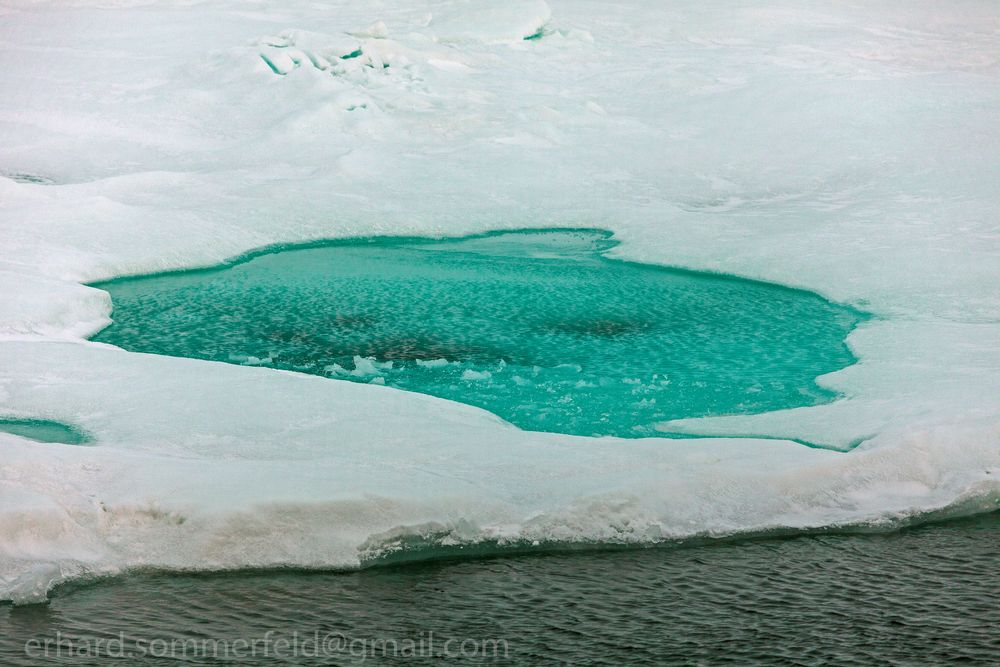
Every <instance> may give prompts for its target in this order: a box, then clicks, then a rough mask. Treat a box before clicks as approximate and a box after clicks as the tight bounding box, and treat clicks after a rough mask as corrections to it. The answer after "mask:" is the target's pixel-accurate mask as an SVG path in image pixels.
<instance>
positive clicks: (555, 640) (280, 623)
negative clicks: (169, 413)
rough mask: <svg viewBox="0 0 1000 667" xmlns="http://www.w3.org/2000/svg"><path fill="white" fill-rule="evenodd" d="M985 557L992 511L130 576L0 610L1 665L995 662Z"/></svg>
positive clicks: (992, 584) (995, 534)
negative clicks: (655, 541)
mask: <svg viewBox="0 0 1000 667" xmlns="http://www.w3.org/2000/svg"><path fill="white" fill-rule="evenodd" d="M998 554H1000V514H996V513H994V514H988V515H981V516H978V517H974V518H969V519H963V520H957V521H951V522H948V523H942V524H937V525H926V526H921V527H916V528H910V529H905V530H902V531H899V532H896V533H889V534H860V535H859V534H853V535H850V534H845V535H832V534H828V535H820V536H798V537H786V538H773V539H757V540H742V541H727V542H720V543H714V544H703V545H700V546H684V547H672V548H658V549H648V550H638V551H619V552H604V553H578V554H555V555H539V556H524V557H512V558H492V559H482V560H457V561H439V562H425V563H418V564H412V565H407V566H399V567H387V568H382V569H373V570H367V571H362V572H353V573H347V574H318V573H313V574H306V573H274V572H271V573H239V574H229V575H211V576H207V575H201V576H196V575H190V576H178V575H146V576H134V577H129V578H124V579H118V580H110V581H105V582H99V583H96V584H92V585H88V586H83V587H76V588H75V589H72V588H64V589H62V590H60V591H58V592H57V594H56V596H55V598H54V599H53V600H52V602H51V604H49V605H47V606H34V607H21V608H11V607H2V608H0V629H2V636H3V639H4V643H3V645H2V646H0V664H4V665H15V666H17V665H43V664H81V665H105V664H128V665H146V664H150V665H159V664H213V665H214V664H237V665H272V664H282V665H320V664H322V665H332V664H338V665H339V664H371V665H382V664H401V665H410V664H412V665H440V664H456V665H459V664H461V665H464V664H511V665H549V664H553V665H555V664H603V665H674V664H698V665H715V664H736V665H753V664H768V665H865V666H867V665H940V664H963V665H996V664H1000V575H998V574H997V571H996V570H997V558H998ZM268 632H271V633H272V634H270V635H268V634H267V633H268ZM57 633H61V634H60V635H57ZM267 637H269V638H270V639H269V640H266V638H267ZM57 638H60V639H61V640H62V644H61V648H60V647H59V646H57V645H55V644H53V643H52V642H53V640H55V639H57ZM118 638H122V639H123V641H122V643H121V644H120V645H119V644H117V643H111V644H107V645H106V647H105V648H107V647H110V648H111V656H114V655H118V654H119V653H125V654H127V653H129V652H132V653H133V654H134V655H133V657H131V658H129V657H126V658H119V659H116V658H114V657H111V656H109V655H108V654H107V651H105V654H104V655H102V656H97V657H93V656H90V657H88V656H82V657H81V656H79V655H72V654H73V653H74V652H75V653H77V654H79V653H80V652H81V651H84V650H91V651H92V650H93V649H94V648H95V646H96V643H97V640H98V639H103V640H104V641H106V642H107V641H109V640H111V641H112V642H116V641H117V639H118ZM29 640H34V642H33V643H31V644H29V652H30V653H31V655H30V656H29V655H26V654H25V643H26V642H28V641H29ZM46 640H48V641H49V642H50V643H49V648H48V653H49V656H50V657H49V658H48V659H46V658H45V655H44V654H45V652H46V649H45V642H46ZM241 640H243V641H245V642H246V644H241V643H239V642H240V641H241ZM265 640H266V641H267V642H268V643H267V644H266V645H265V643H264V642H265ZM281 640H284V642H287V645H286V643H282V642H281ZM448 640H452V641H451V643H450V644H448V643H447V642H448ZM213 641H214V642H215V643H214V644H213V643H211V642H213ZM293 641H294V642H297V644H294V645H293ZM206 642H208V643H206ZM185 646H186V647H187V648H186V655H185V654H184V651H185V649H184V647H185ZM213 647H214V648H213ZM226 650H228V651H229V658H228V659H227V658H226V657H225V651H226ZM60 651H61V656H57V655H56V654H57V653H58V652H60ZM293 652H295V653H297V655H293V654H292V653H293ZM141 653H145V654H146V655H140V654H141ZM252 653H256V655H252ZM316 653H320V655H319V656H316ZM154 656H168V657H154ZM169 656H172V657H169ZM237 656H238V657H237Z"/></svg>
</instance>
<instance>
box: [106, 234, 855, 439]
mask: <svg viewBox="0 0 1000 667" xmlns="http://www.w3.org/2000/svg"><path fill="white" fill-rule="evenodd" d="M609 236H610V235H608V234H604V233H601V232H596V231H578V232H573V231H562V232H560V231H547V232H545V231H536V232H519V233H506V234H497V235H489V236H486V237H473V238H467V239H453V240H445V241H439V242H433V241H421V240H419V239H392V238H390V239H370V240H361V241H356V242H343V243H335V244H332V245H327V246H325V247H314V248H306V249H290V250H285V251H283V252H277V253H270V254H264V255H260V256H257V257H254V258H253V259H250V260H249V261H246V262H244V263H240V264H237V265H235V266H232V267H229V268H224V269H219V270H215V271H199V272H193V273H179V274H172V275H170V274H168V275H161V276H151V277H145V278H135V279H123V280H118V281H113V282H111V283H104V284H101V285H98V287H101V288H102V289H106V290H108V291H109V293H110V294H111V297H112V300H113V304H114V311H113V313H112V317H113V320H114V324H113V325H112V326H110V327H108V328H107V329H105V330H104V331H102V332H101V333H100V334H98V335H97V336H96V337H95V338H94V340H97V341H100V342H105V343H111V344H113V345H117V346H120V347H123V348H125V349H127V350H132V351H136V352H153V353H157V354H168V355H174V356H185V357H198V358H203V359H212V360H217V361H229V362H232V363H240V364H244V365H253V366H272V367H276V368H284V369H292V370H298V371H304V372H308V373H315V374H321V375H326V376H329V377H331V378H336V379H344V380H352V381H356V382H368V383H376V384H388V385H391V386H394V387H399V388H402V389H410V390H413V391H419V392H423V393H428V394H432V395H435V396H440V397H442V398H448V399H452V400H456V401H461V402H464V403H469V404H472V405H476V406H479V407H482V408H485V409H487V410H490V411H492V412H494V413H495V414H497V415H499V416H501V417H503V418H504V419H507V420H508V421H510V422H512V423H514V424H517V425H518V426H520V427H522V428H526V429H531V430H542V431H558V432H562V433H571V434H576V435H617V436H624V437H635V436H643V435H651V434H656V433H657V432H656V431H655V430H654V425H655V424H656V423H658V422H661V421H664V420H668V419H677V418H681V417H700V416H705V415H713V414H727V413H750V412H763V411H766V410H775V409H782V408H792V407H799V406H806V405H815V404H817V403H820V402H824V401H829V400H831V399H832V398H833V397H834V394H833V392H830V391H828V390H823V389H822V388H820V387H818V386H817V385H816V384H815V378H816V377H817V376H819V375H823V374H825V373H828V372H832V371H835V370H839V369H840V368H842V367H844V366H846V365H848V364H850V363H852V362H853V361H854V359H853V357H852V355H851V354H850V352H849V350H848V349H847V347H846V345H845V344H844V338H845V337H846V336H847V334H848V332H849V331H850V330H851V329H852V328H853V326H854V325H855V324H856V323H857V322H858V321H859V320H860V318H861V316H860V314H859V313H858V312H857V311H855V310H852V309H850V308H846V307H843V306H838V305H836V304H832V303H829V302H827V301H825V300H823V299H821V298H820V297H818V296H817V295H814V294H810V293H808V292H802V291H798V290H791V289H787V288H783V287H779V286H774V285H767V284H763V283H757V282H752V281H747V280H739V279H732V278H726V277H717V276H710V275H705V274H702V275H699V274H695V273H690V272H677V271H670V270H667V269H663V268H661V267H655V266H649V265H642V264H635V263H628V262H622V261H617V260H609V259H607V258H606V257H604V255H603V252H604V251H606V250H608V249H609V248H611V247H612V246H613V245H615V243H614V242H613V241H612V240H611V239H610V238H609Z"/></svg>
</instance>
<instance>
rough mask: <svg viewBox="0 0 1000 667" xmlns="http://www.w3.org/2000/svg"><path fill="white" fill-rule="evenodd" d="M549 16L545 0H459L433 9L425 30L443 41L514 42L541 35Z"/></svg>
mask: <svg viewBox="0 0 1000 667" xmlns="http://www.w3.org/2000/svg"><path fill="white" fill-rule="evenodd" d="M551 18H552V10H551V9H549V5H548V4H547V3H546V2H545V0H510V2H491V1H490V0H459V1H458V2H454V3H451V4H450V5H446V6H445V7H444V8H442V9H440V10H437V11H435V12H433V13H432V14H431V16H430V20H429V21H428V26H427V30H428V32H429V33H430V34H432V35H433V36H434V38H435V39H436V40H437V41H439V42H444V43H452V44H454V43H480V44H502V43H511V42H514V43H516V42H519V41H522V40H525V39H532V38H535V37H538V36H540V35H541V34H542V30H543V28H544V27H545V25H546V24H547V23H548V22H549V20H550V19H551Z"/></svg>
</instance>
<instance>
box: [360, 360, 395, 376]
mask: <svg viewBox="0 0 1000 667" xmlns="http://www.w3.org/2000/svg"><path fill="white" fill-rule="evenodd" d="M391 369H392V362H391V361H376V360H375V357H362V356H359V355H354V370H353V371H351V372H350V374H351V375H353V376H354V377H367V376H369V375H381V374H382V371H387V370H391Z"/></svg>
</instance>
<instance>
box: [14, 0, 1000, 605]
mask: <svg viewBox="0 0 1000 667" xmlns="http://www.w3.org/2000/svg"><path fill="white" fill-rule="evenodd" d="M526 38H530V39H526ZM0 93H2V97H0V99H2V102H0V337H2V338H0V417H16V418H33V419H50V420H55V421H60V422H64V423H67V424H70V425H74V426H77V427H79V428H81V429H83V430H85V431H86V432H87V433H89V434H91V435H92V436H93V438H94V443H93V444H91V445H88V446H65V445H59V444H55V443H38V442H32V441H29V440H26V439H23V438H19V437H17V436H14V435H10V434H5V433H0V449H2V452H3V456H2V458H0V599H14V600H18V601H27V600H35V599H39V598H40V597H43V596H44V595H45V593H46V592H47V590H48V588H49V587H50V586H51V585H52V584H54V583H58V582H59V581H62V580H64V579H66V578H68V577H74V576H81V575H88V574H95V573H102V572H117V571H121V570H122V569H125V568H132V567H155V568H170V569H189V568H236V567H247V566H253V567H259V566H270V565H297V566H309V567H354V566H357V565H359V564H360V563H362V562H363V561H364V560H365V559H366V558H370V557H372V556H373V555H378V554H379V553H382V552H384V551H386V550H391V549H392V548H393V545H394V544H397V543H398V542H399V541H400V540H401V539H403V538H405V537H407V536H414V537H416V538H420V539H431V540H434V541H437V542H439V543H442V544H461V543H466V542H471V541H477V540H490V541H497V542H501V543H503V542H505V541H506V542H509V541H521V540H526V541H528V542H529V543H530V542H531V541H535V540H537V541H539V542H542V543H550V542H553V541H571V542H602V541H611V542H649V541H655V540H661V539H666V538H671V537H683V536H688V535H692V534H696V533H705V534H713V535H722V534H729V533H735V532H740V531H756V530H765V529H768V528H773V527H817V526H826V525H831V524H843V523H852V522H871V521H876V522H880V521H892V520H895V519H898V518H900V517H907V516H911V515H914V514H920V513H924V512H931V511H935V510H939V509H942V508H949V507H952V508H954V507H962V508H964V509H966V510H968V509H970V508H988V507H996V506H997V499H998V497H1000V483H998V481H997V477H998V476H1000V290H998V288H997V286H998V285H1000V219H998V216H1000V122H998V121H1000V15H998V14H997V13H996V11H995V5H994V4H993V3H991V2H975V1H970V0H959V1H957V2H949V3H938V2H926V1H917V2H905V3H904V2H887V1H876V2H872V3H866V4H865V5H864V6H863V7H862V6H854V5H843V4H830V3H820V2H781V1H780V0H774V1H768V2H762V3H749V4H748V3H744V2H735V1H733V2H723V1H716V2H711V3H690V4H689V5H686V6H680V5H674V4H668V3H658V2H653V1H652V0H647V1H645V2H642V1H639V0H636V1H635V2H630V3H603V2H591V1H588V0H574V1H573V2H569V1H565V2H560V1H556V0H551V1H550V2H549V3H548V4H546V3H545V2H541V1H540V0H539V1H528V0H525V1H518V2H510V3H506V2H505V3H490V2H486V1H485V0H483V1H480V0H462V1H448V2H446V1H444V0H441V1H435V0H430V1H427V2H416V1H415V0H407V1H406V2H399V3H393V4H392V5H391V6H390V5H384V6H383V5H373V4H372V3H368V2H339V1H329V2H321V3H316V2H282V3H273V4H267V3H244V2H236V1H235V0H217V1H216V0H211V1H205V2H197V1H194V2H183V3H177V4H168V3H161V2H156V1H155V0H152V1H149V2H144V1H143V0H125V1H122V2H116V1H115V0H101V1H100V2H97V1H94V2H91V1H89V0H74V1H73V2H67V1H65V0H58V1H51V2H50V1H45V0H42V1H40V2H34V1H33V2H28V1H24V2H22V1H17V0H2V1H0ZM524 227H597V228H606V229H610V230H612V231H614V232H615V234H616V238H617V239H619V240H620V241H622V245H620V246H619V247H617V248H616V249H615V251H614V252H615V254H616V255H617V256H620V257H624V258H628V259H634V260H638V261H643V262H652V263H661V264H668V265H674V266H681V267H687V268H693V269H702V270H709V271H721V272H725V273H732V274H738V275H743V276H747V277H752V278H760V279H765V280H770V281H775V282H780V283H785V284H789V285H794V286H797V287H804V288H807V289H812V290H815V291H818V292H820V293H822V294H823V295H825V296H827V297H828V298H831V299H836V300H839V301H843V302H847V303H850V304H852V305H856V306H859V307H862V308H864V309H866V310H868V311H870V312H872V313H874V314H875V316H876V317H875V318H874V319H872V320H870V321H868V322H866V323H865V324H863V325H862V326H861V327H860V328H859V329H858V330H856V331H855V333H854V334H853V335H852V337H851V338H850V339H849V343H850V344H851V346H852V349H853V350H854V352H855V354H856V355H857V356H858V357H859V359H860V361H859V363H858V364H856V365H854V366H851V367H849V368H846V369H844V370H842V371H839V372H837V373H835V374H832V375H829V376H825V377H824V378H823V379H822V382H823V384H824V385H825V386H828V387H830V388H832V389H835V390H837V391H840V392H842V393H843V394H844V398H843V399H842V400H840V401H837V402H835V403H831V404H828V405H823V406H818V407H810V408H802V409H797V410H790V411H784V412H775V413H768V414H762V415H754V416H744V417H716V418H711V419H702V420H687V421H683V422H673V423H668V424H664V425H663V429H664V431H667V432H672V433H675V432H679V431H684V432H689V433H693V434H698V435H703V436H724V437H715V438H708V437H706V438H699V439H684V440H667V439H647V440H640V441H621V440H615V439H611V438H604V439H587V438H578V437H570V436H562V435H553V434H542V433H531V432H523V431H520V430H518V429H516V428H514V427H512V426H510V425H509V424H506V423H504V422H502V421H501V420H499V419H497V418H496V417H494V416H492V415H490V414H488V413H485V412H482V411H480V410H476V409H474V408H470V407H468V406H464V405H459V404H455V403H450V402H446V401H442V400H438V399H434V398H431V397H427V396H421V395H417V394H411V393H406V392H401V391H397V390H394V389H391V388H387V387H380V386H369V385H363V384H357V383H349V382H338V381H334V380H330V379H324V378H317V377H311V376H304V375H298V374H293V373H286V372H282V371H276V370H273V369H268V368H259V367H253V366H252V365H247V366H236V365H229V364H216V363H209V362H203V361H195V360H189V359H174V358H166V357H157V356H151V355H142V354H132V353H127V352H124V351H121V350H117V349H113V348H108V347H106V346H100V345H97V344H92V343H87V342H85V341H84V337H85V336H86V335H88V334H90V333H92V332H94V331H95V330H97V329H98V328H100V327H101V326H103V325H104V324H105V323H106V322H107V321H108V315H109V312H110V307H111V304H110V301H109V299H108V297H107V295H106V294H105V293H104V292H101V291H99V290H96V289H93V288H89V287H85V286H83V284H82V283H84V282H88V281H96V280H100V279H105V278H109V277H112V276H117V275H129V274H136V273H143V272H151V271H160V270H167V269H175V268H184V267H195V266H206V265H211V264H215V263H218V262H221V261H224V260H226V259H228V258H232V257H234V256H238V255H240V254H242V253H245V252H247V251H249V250H251V249H253V248H258V247H261V246H265V245H268V244H274V243H291V242H297V241H305V240H313V239H320V238H332V237H345V236H354V235H371V234H397V235H398V234H414V235H459V234H464V233H469V232H481V231H485V230H492V229H513V228H524ZM258 361H260V360H258ZM362 361H364V360H362ZM362 365H364V364H362ZM357 368H361V367H360V366H359V367H357ZM374 371H375V372H373V373H372V374H373V375H377V368H375V369H374ZM791 439H796V440H805V441H812V442H827V443H833V444H837V445H841V446H848V445H850V444H853V443H857V442H861V443H862V444H860V445H859V446H858V447H857V448H855V449H854V450H852V451H850V452H848V453H839V452H833V451H822V450H816V449H809V448H806V447H803V446H802V445H799V444H797V443H796V442H793V441H792V440H791Z"/></svg>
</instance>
